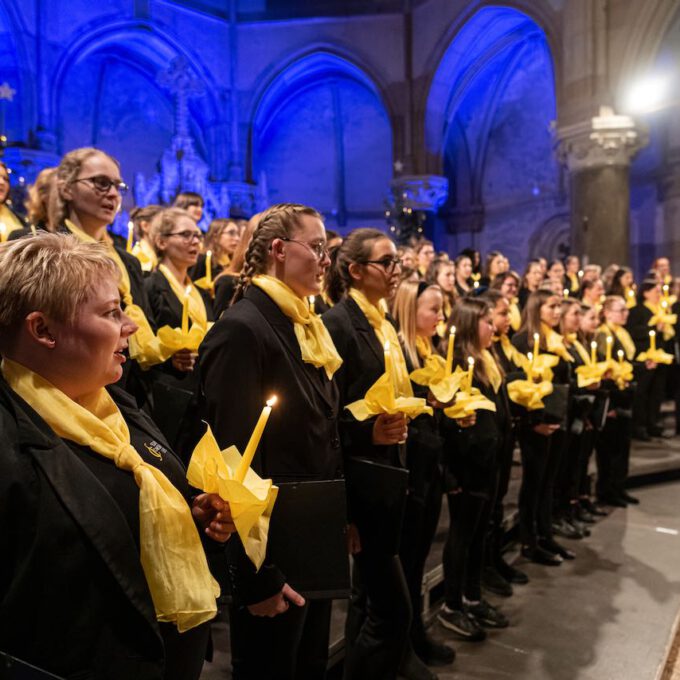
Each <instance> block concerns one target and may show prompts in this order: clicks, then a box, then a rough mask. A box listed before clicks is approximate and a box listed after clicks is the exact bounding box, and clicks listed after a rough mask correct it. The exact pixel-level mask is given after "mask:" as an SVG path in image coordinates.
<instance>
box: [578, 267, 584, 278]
mask: <svg viewBox="0 0 680 680" xmlns="http://www.w3.org/2000/svg"><path fill="white" fill-rule="evenodd" d="M578 277H579V279H582V278H583V269H579V270H578Z"/></svg>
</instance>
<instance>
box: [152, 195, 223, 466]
mask: <svg viewBox="0 0 680 680" xmlns="http://www.w3.org/2000/svg"><path fill="white" fill-rule="evenodd" d="M149 236H150V239H151V242H152V243H153V247H154V250H155V251H156V255H157V257H158V267H157V269H156V271H155V272H152V273H151V274H150V276H149V277H148V278H147V279H146V280H145V282H144V283H145V287H146V292H147V295H148V297H149V304H150V305H151V309H152V310H153V315H154V319H155V320H156V325H157V327H158V328H162V327H163V326H170V327H171V328H180V327H181V325H182V313H183V305H184V298H185V296H186V294H187V292H188V293H189V304H188V308H189V321H190V323H189V327H191V326H192V325H193V324H199V325H201V326H203V327H205V328H206V329H207V324H208V322H209V321H212V320H213V315H212V305H211V303H210V294H209V293H208V292H206V291H202V290H200V289H199V288H196V287H195V286H194V285H193V284H192V283H191V279H190V278H189V274H188V271H189V268H190V267H192V266H193V265H195V264H196V260H197V258H198V254H199V251H200V248H201V241H202V239H203V234H202V232H201V230H200V229H199V228H198V226H197V225H196V222H194V220H193V219H192V218H191V216H190V215H189V213H188V212H186V210H181V209H180V208H167V209H165V210H161V211H160V212H158V213H157V214H156V216H155V217H154V218H153V220H152V221H151V227H150V233H149ZM197 356H198V355H197V354H196V353H195V352H193V351H192V350H189V349H180V350H179V351H177V352H175V354H173V355H172V357H171V358H170V359H168V360H167V361H166V362H165V363H163V364H162V365H161V370H162V376H161V375H159V377H158V380H159V381H160V383H161V384H162V388H161V386H160V385H157V386H156V388H155V389H154V397H155V398H154V417H155V420H156V422H157V423H158V424H159V426H160V427H161V429H162V430H163V433H164V434H165V435H166V437H167V438H168V441H169V442H170V444H171V445H172V446H173V447H174V448H175V450H176V451H178V452H179V453H180V454H181V455H189V454H190V451H187V450H186V448H187V446H188V445H187V444H185V443H184V442H183V441H182V440H181V435H182V433H183V432H184V431H185V428H182V427H180V423H181V422H182V420H183V419H184V417H185V415H186V409H187V408H188V407H189V404H190V401H191V398H192V397H193V394H194V391H195V389H196V386H197V384H198V383H197V380H198V376H197V375H196V374H195V373H194V364H195V362H196V358H197ZM161 395H162V396H161Z"/></svg>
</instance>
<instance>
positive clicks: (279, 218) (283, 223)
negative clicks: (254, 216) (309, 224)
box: [232, 203, 323, 304]
mask: <svg viewBox="0 0 680 680" xmlns="http://www.w3.org/2000/svg"><path fill="white" fill-rule="evenodd" d="M305 215H307V216H309V217H315V218H316V219H319V220H323V218H322V217H321V215H320V214H319V212H317V211H316V210H314V208H310V207H309V206H306V205H301V204H299V203H278V204H277V205H273V206H272V207H271V208H268V209H267V210H265V211H264V212H263V213H262V215H261V216H260V221H259V222H258V223H257V226H256V227H255V231H253V237H252V238H251V240H250V244H249V245H248V249H247V250H246V255H245V260H244V262H243V269H242V270H241V275H240V278H239V282H238V284H237V285H236V291H235V292H234V297H233V299H232V304H234V303H236V302H238V301H239V300H240V299H241V298H242V297H243V294H244V293H245V291H246V288H248V286H249V285H250V282H251V281H252V278H253V276H257V275H258V274H264V273H265V272H266V271H267V259H268V255H269V252H270V250H271V243H272V241H273V240H274V239H277V238H281V239H285V238H290V237H291V236H292V235H293V234H294V233H295V231H296V230H297V229H298V228H299V227H300V220H301V218H302V217H303V216H305Z"/></svg>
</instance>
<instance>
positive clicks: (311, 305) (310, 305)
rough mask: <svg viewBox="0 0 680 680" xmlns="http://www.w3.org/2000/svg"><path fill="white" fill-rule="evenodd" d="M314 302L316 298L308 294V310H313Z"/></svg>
mask: <svg viewBox="0 0 680 680" xmlns="http://www.w3.org/2000/svg"><path fill="white" fill-rule="evenodd" d="M315 302H316V298H315V297H314V296H313V295H310V296H309V311H310V312H313V311H314V303H315Z"/></svg>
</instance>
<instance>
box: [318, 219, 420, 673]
mask: <svg viewBox="0 0 680 680" xmlns="http://www.w3.org/2000/svg"><path fill="white" fill-rule="evenodd" d="M333 258H334V259H333V264H332V266H331V269H330V270H329V272H328V276H327V280H326V291H327V294H328V297H329V298H330V299H331V300H332V301H333V302H334V303H335V306H334V307H333V308H332V309H330V310H329V311H328V312H326V313H325V314H324V315H323V321H324V323H325V324H326V326H327V327H328V330H329V331H330V333H331V336H332V337H333V341H334V343H335V346H336V347H337V348H338V352H339V353H340V356H341V357H342V359H343V365H342V367H341V368H340V370H339V371H338V385H339V388H340V403H341V405H342V407H343V408H344V406H346V405H347V404H349V403H351V402H353V401H356V400H357V399H363V398H364V395H365V394H366V392H367V390H368V389H369V388H370V387H371V385H373V383H374V382H375V381H376V380H377V379H378V378H379V377H380V376H381V375H382V374H383V373H384V371H385V354H384V346H385V342H386V341H389V342H390V351H391V352H392V359H393V366H394V369H393V370H394V371H395V373H396V374H397V375H398V376H400V377H399V381H400V384H402V385H403V386H404V387H405V388H406V389H410V381H409V378H408V369H407V367H406V364H405V362H404V357H403V354H402V351H401V347H400V345H399V340H398V338H397V335H396V330H395V328H394V326H393V325H392V323H391V319H389V318H387V317H386V315H385V311H384V308H383V306H382V301H383V300H387V299H390V298H391V297H392V295H393V294H394V291H395V290H396V288H397V285H398V284H399V278H400V275H401V265H400V260H399V258H398V256H397V249H396V247H395V245H394V243H393V242H392V241H391V240H390V239H389V238H388V237H387V236H385V234H384V233H383V232H381V231H378V230H377V229H356V230H355V231H353V232H352V233H351V234H349V236H348V237H347V238H346V239H345V240H344V241H343V243H342V245H341V246H340V247H339V248H338V249H337V250H336V251H334V253H333ZM340 429H341V434H342V441H343V455H344V456H346V457H356V458H363V459H369V460H372V461H375V462H378V463H382V464H387V465H390V466H393V467H404V466H405V462H406V461H405V460H404V459H403V455H400V453H402V454H403V451H402V452H400V447H399V446H398V444H399V442H402V441H403V440H404V439H406V436H407V430H408V428H407V423H406V419H405V418H404V416H403V415H402V414H397V415H379V416H377V417H376V418H371V419H368V420H366V421H364V422H358V421H356V420H355V419H354V418H353V417H352V416H351V415H350V414H349V412H348V411H344V410H343V411H342V412H341V415H340ZM350 483H351V482H350V481H348V484H350ZM348 493H349V495H350V497H351V495H352V491H351V489H350V490H349V492H348ZM350 519H351V520H352V522H354V523H355V524H356V526H357V527H358V533H359V538H360V539H361V533H362V530H364V538H365V539H366V534H367V533H368V532H369V531H370V529H371V528H373V527H372V521H373V518H372V517H364V516H357V513H356V512H354V513H353V514H352V516H351V517H350ZM372 535H373V536H375V535H376V532H375V531H373V533H372ZM374 542H375V541H374ZM354 552H355V553H356V554H355V555H354V568H355V578H354V581H353V594H352V601H351V604H350V611H349V614H348V618H347V625H346V630H345V634H346V639H347V644H348V653H347V657H346V662H345V668H346V670H345V675H346V677H347V678H352V679H353V678H368V677H380V678H394V677H396V675H397V672H398V670H399V666H400V663H401V657H402V655H403V650H404V648H405V645H406V642H407V640H408V634H409V629H410V624H411V601H410V596H409V593H408V589H407V587H406V583H405V581H404V573H403V569H402V565H401V562H400V560H399V556H398V555H396V554H394V553H390V552H388V551H386V549H385V548H383V546H379V545H374V544H373V542H371V540H368V539H366V540H364V541H363V542H361V545H360V547H359V544H358V543H357V544H355V545H354Z"/></svg>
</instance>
